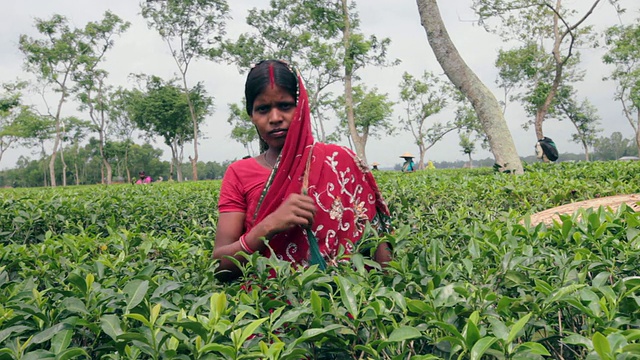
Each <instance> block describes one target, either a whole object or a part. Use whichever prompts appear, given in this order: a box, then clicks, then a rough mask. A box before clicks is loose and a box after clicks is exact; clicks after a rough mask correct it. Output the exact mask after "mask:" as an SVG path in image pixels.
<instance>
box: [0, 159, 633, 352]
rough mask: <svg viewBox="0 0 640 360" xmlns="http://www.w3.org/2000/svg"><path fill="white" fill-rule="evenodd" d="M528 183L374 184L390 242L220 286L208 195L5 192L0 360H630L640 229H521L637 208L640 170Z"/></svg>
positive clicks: (575, 166)
mask: <svg viewBox="0 0 640 360" xmlns="http://www.w3.org/2000/svg"><path fill="white" fill-rule="evenodd" d="M526 170H527V171H526V172H525V174H524V175H521V176H513V175H509V174H499V173H494V172H493V171H492V169H473V170H433V171H422V172H417V173H414V174H401V173H387V172H380V173H376V177H377V178H378V181H379V184H380V187H381V189H382V191H383V195H384V196H385V198H386V200H387V202H388V203H389V205H390V208H391V211H392V213H393V217H394V219H393V225H394V227H395V232H394V233H393V234H391V235H389V234H387V235H384V234H379V235H377V234H373V233H371V236H370V237H369V238H368V239H367V240H366V241H362V242H361V243H360V244H359V245H358V247H359V250H360V251H359V252H358V253H357V254H356V255H354V256H352V258H351V260H350V261H345V262H342V263H341V264H340V265H339V266H338V267H334V268H331V269H330V270H329V271H327V272H321V271H319V270H317V269H316V268H315V267H312V268H308V269H301V270H295V269H292V268H291V267H290V266H289V265H288V264H287V263H283V262H280V261H278V260H276V259H268V258H264V257H261V256H259V255H258V254H254V255H252V256H251V257H250V259H249V262H248V263H247V265H246V266H245V267H244V274H245V276H244V278H243V279H241V280H239V281H236V282H232V283H221V282H219V281H218V280H216V278H215V277H214V271H215V267H216V264H215V262H214V261H212V260H211V250H212V246H213V239H214V237H215V228H216V221H217V210H216V203H217V198H218V191H219V188H220V182H219V181H202V182H197V183H154V184H150V185H148V186H133V185H112V186H85V187H67V188H55V189H45V188H42V189H1V190H0V360H4V359H114V360H115V359H545V358H549V359H639V358H640V215H639V214H640V213H635V212H634V211H633V210H632V209H631V208H628V207H623V208H621V209H620V210H616V211H608V210H605V209H599V210H595V211H582V212H580V213H579V214H577V215H575V216H563V217H562V219H561V221H560V222H556V223H555V224H554V225H550V226H545V225H537V226H532V225H531V224H530V222H529V221H528V220H527V219H528V218H527V214H532V213H534V212H537V211H540V210H544V209H547V208H550V207H554V206H557V205H561V204H566V203H570V202H574V201H580V200H585V199H590V198H595V197H604V196H609V195H615V194H628V193H640V162H607V163H571V164H569V163H560V164H534V165H530V166H527V167H526ZM379 241H389V242H391V243H392V244H393V246H394V252H395V254H394V259H395V260H394V261H393V262H392V263H391V264H390V265H389V266H388V267H387V268H386V269H384V270H381V269H380V268H379V267H377V265H376V264H375V263H372V261H370V260H369V256H368V255H369V251H370V249H371V248H373V247H374V246H375V245H376V243H377V242H379ZM270 271H274V272H275V273H277V277H276V278H269V277H268V274H269V272H270Z"/></svg>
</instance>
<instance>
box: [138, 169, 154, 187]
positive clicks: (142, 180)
mask: <svg viewBox="0 0 640 360" xmlns="http://www.w3.org/2000/svg"><path fill="white" fill-rule="evenodd" d="M138 175H139V176H140V178H139V179H138V181H136V184H148V183H150V182H151V176H148V175H147V174H145V173H144V171H140V172H139V173H138Z"/></svg>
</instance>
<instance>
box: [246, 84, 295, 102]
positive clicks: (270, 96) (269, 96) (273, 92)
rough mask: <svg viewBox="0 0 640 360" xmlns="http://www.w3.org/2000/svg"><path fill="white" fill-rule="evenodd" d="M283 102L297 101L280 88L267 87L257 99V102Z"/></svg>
mask: <svg viewBox="0 0 640 360" xmlns="http://www.w3.org/2000/svg"><path fill="white" fill-rule="evenodd" d="M274 100H276V101H282V100H287V101H291V100H295V99H294V98H293V96H292V95H291V94H290V93H289V92H288V91H287V90H285V89H283V88H282V87H280V86H277V85H276V86H273V87H272V86H267V87H266V88H265V89H264V90H262V92H261V93H260V94H259V95H258V96H257V97H256V100H255V102H265V101H274Z"/></svg>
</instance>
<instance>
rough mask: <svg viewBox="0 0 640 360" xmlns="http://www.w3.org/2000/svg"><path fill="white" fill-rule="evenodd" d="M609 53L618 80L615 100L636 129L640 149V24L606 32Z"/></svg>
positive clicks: (607, 56) (608, 62)
mask: <svg viewBox="0 0 640 360" xmlns="http://www.w3.org/2000/svg"><path fill="white" fill-rule="evenodd" d="M605 41H606V46H607V49H608V51H607V53H606V54H605V56H604V58H603V59H604V62H605V63H607V64H612V65H614V66H615V68H614V70H613V71H612V73H611V78H612V79H613V80H615V81H616V83H617V89H616V94H615V99H616V100H618V101H620V102H621V105H622V109H623V112H624V114H625V116H626V117H627V119H628V120H629V124H630V125H631V127H632V128H633V130H634V132H635V139H636V141H635V142H636V147H637V148H638V150H639V151H640V123H639V122H638V116H639V115H640V26H639V25H638V23H637V21H636V24H634V25H628V26H622V25H620V26H614V27H611V28H609V29H607V31H606V33H605Z"/></svg>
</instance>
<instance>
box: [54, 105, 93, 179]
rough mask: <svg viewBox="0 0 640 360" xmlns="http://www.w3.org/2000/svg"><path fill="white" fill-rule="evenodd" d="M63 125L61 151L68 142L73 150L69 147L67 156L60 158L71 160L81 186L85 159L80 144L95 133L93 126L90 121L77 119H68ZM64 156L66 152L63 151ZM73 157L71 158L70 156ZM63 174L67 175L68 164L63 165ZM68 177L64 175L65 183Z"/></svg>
mask: <svg viewBox="0 0 640 360" xmlns="http://www.w3.org/2000/svg"><path fill="white" fill-rule="evenodd" d="M62 124H63V136H62V139H61V141H60V149H61V150H62V149H63V146H62V145H63V144H64V143H65V142H68V143H69V144H70V145H71V148H69V147H67V150H68V151H67V155H61V156H60V158H61V159H64V158H65V157H66V158H69V160H70V162H71V163H72V164H73V177H74V179H75V184H76V185H80V183H81V177H80V165H82V164H83V163H84V159H82V157H81V156H80V142H81V141H82V140H83V139H84V138H85V137H86V136H87V134H89V133H90V132H91V131H93V124H92V123H91V122H90V121H85V120H81V119H79V118H77V117H73V116H71V117H67V118H65V119H64V120H63V121H62ZM61 153H62V154H64V151H61ZM70 155H71V156H70ZM62 173H63V174H66V164H63V171H62ZM65 177H66V175H63V183H66V180H64V178H65Z"/></svg>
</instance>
